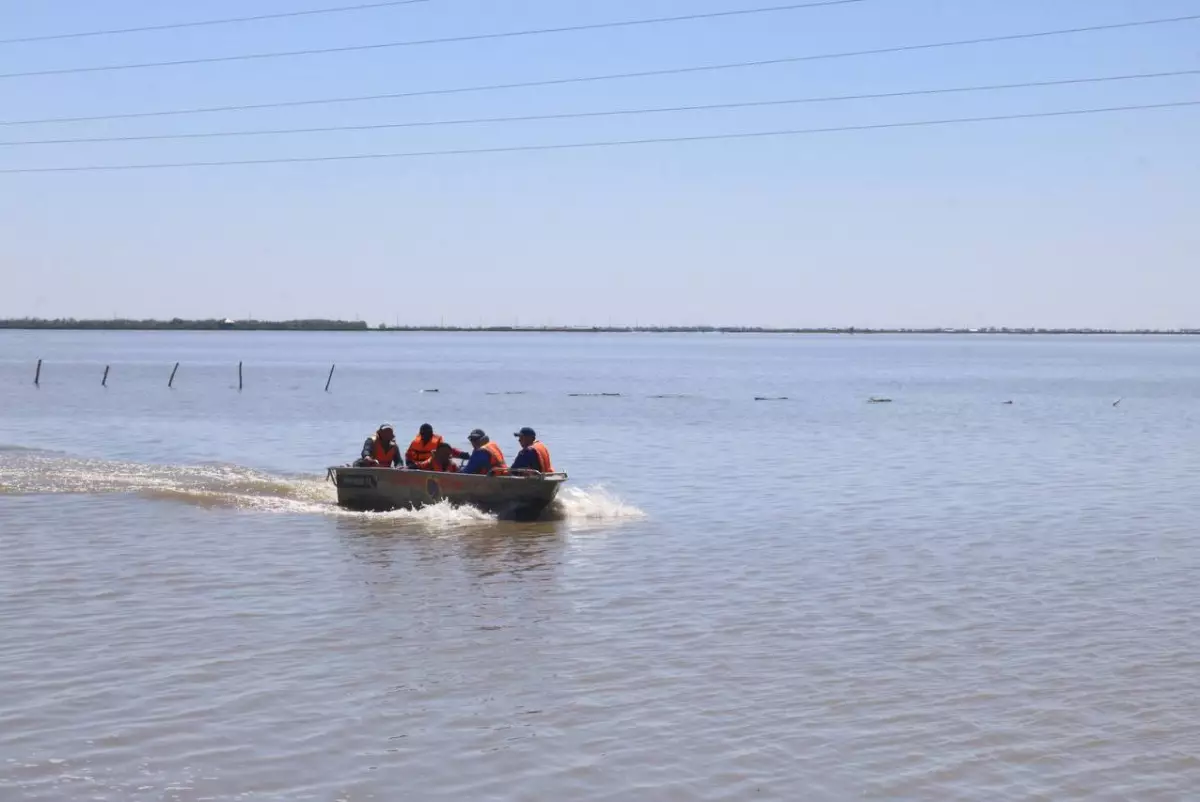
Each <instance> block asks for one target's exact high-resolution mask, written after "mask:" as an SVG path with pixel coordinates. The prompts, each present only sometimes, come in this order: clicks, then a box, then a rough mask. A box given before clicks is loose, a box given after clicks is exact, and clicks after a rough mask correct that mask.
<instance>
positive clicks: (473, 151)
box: [0, 100, 1200, 175]
mask: <svg viewBox="0 0 1200 802" xmlns="http://www.w3.org/2000/svg"><path fill="white" fill-rule="evenodd" d="M1195 106H1200V100H1179V101H1174V102H1171V103H1147V104H1140V105H1128V106H1106V107H1102V108H1088V109H1066V110H1061V111H1038V112H1028V113H1024V114H993V115H988V116H985V117H952V118H945V119H936V120H911V121H907V122H891V123H873V124H867V125H838V126H829V127H825V128H785V129H778V130H773V131H749V132H737V133H727V134H699V135H695V136H670V137H650V138H646V139H610V140H600V141H592V142H561V143H550V144H538V145H505V146H500V147H491V148H457V149H453V150H424V151H404V152H399V153H343V154H335V155H330V156H294V157H279V158H266V159H232V160H220V161H187V162H157V163H154V162H152V163H148V164H92V165H78V166H73V167H11V168H4V169H0V175H18V174H31V173H94V172H118V171H132V170H169V169H183V168H200V167H245V166H254V165H267V164H306V163H307V164H314V163H320V162H350V161H373V160H382V159H420V158H432V157H437V156H473V155H495V154H502V153H530V152H537V151H556V150H589V149H599V148H616V147H632V146H637V145H663V144H683V143H689V142H716V141H721V140H738V139H766V138H780V137H791V136H802V135H811V134H833V133H846V132H852V131H882V130H889V129H900V128H924V127H932V126H950V125H966V124H972V123H992V122H1002V121H1007V120H1034V119H1048V118H1053V117H1078V116H1083V115H1093V114H1112V113H1118V112H1135V111H1150V110H1156V109H1177V108H1185V107H1195Z"/></svg>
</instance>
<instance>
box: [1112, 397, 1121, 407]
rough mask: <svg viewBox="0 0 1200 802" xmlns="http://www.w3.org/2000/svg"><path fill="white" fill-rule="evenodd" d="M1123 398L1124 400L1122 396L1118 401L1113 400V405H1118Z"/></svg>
mask: <svg viewBox="0 0 1200 802" xmlns="http://www.w3.org/2000/svg"><path fill="white" fill-rule="evenodd" d="M1122 400H1123V399H1120V398H1118V399H1117V400H1116V401H1113V406H1114V407H1115V406H1117V405H1118V404H1120V403H1121V401H1122Z"/></svg>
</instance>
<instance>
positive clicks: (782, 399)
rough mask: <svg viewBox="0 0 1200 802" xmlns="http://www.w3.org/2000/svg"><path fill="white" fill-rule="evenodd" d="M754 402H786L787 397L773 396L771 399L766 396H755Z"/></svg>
mask: <svg viewBox="0 0 1200 802" xmlns="http://www.w3.org/2000/svg"><path fill="white" fill-rule="evenodd" d="M754 400H755V401H787V400H788V397H787V396H786V395H780V396H773V397H767V396H762V395H756V396H755V397H754Z"/></svg>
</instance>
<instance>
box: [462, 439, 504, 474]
mask: <svg viewBox="0 0 1200 802" xmlns="http://www.w3.org/2000/svg"><path fill="white" fill-rule="evenodd" d="M467 440H469V441H470V442H471V448H473V449H475V450H474V451H472V452H471V458H470V459H469V460H467V464H466V467H464V468H463V469H462V472H463V473H480V474H490V475H492V476H499V475H502V474H506V473H508V466H507V465H506V464H505V463H504V454H503V453H501V451H500V446H498V445H496V444H495V443H493V442H492V441H491V440H489V439H488V436H487V434H486V433H484V431H483V429H475V430H474V431H472V432H471V433H470V434H469V435H467Z"/></svg>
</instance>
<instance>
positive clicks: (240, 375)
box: [238, 362, 242, 393]
mask: <svg viewBox="0 0 1200 802" xmlns="http://www.w3.org/2000/svg"><path fill="white" fill-rule="evenodd" d="M241 391H242V363H241V362H239V363H238V392H239V393H240V392H241Z"/></svg>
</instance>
